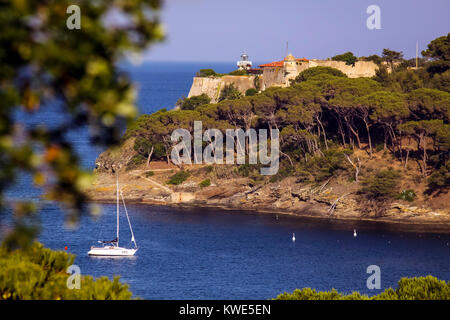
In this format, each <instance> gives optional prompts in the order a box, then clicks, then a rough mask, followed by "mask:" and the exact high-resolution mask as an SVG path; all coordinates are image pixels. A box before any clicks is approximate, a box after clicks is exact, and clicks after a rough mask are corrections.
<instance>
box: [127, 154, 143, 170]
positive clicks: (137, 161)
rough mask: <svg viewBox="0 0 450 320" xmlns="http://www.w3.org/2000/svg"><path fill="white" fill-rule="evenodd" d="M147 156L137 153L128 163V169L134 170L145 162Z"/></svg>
mask: <svg viewBox="0 0 450 320" xmlns="http://www.w3.org/2000/svg"><path fill="white" fill-rule="evenodd" d="M145 160H146V158H145V157H143V156H142V155H141V154H139V153H137V154H135V155H134V156H133V157H132V158H131V159H130V161H128V163H127V170H133V169H136V168H137V167H139V166H140V165H142V164H144V163H145Z"/></svg>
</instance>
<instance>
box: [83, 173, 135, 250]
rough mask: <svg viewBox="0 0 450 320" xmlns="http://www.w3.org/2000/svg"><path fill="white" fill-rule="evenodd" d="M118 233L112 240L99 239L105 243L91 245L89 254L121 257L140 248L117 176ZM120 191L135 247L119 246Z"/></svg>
mask: <svg viewBox="0 0 450 320" xmlns="http://www.w3.org/2000/svg"><path fill="white" fill-rule="evenodd" d="M116 180H117V182H116V184H117V233H116V238H115V239H114V240H112V241H98V242H99V243H101V244H103V246H102V247H94V246H92V247H91V250H89V252H88V255H90V256H109V257H120V256H133V255H134V254H135V253H136V251H137V250H138V247H137V244H136V240H135V238H134V233H133V228H132V227H131V222H130V217H129V216H128V211H127V207H126V206H125V200H124V198H123V194H122V191H120V190H119V178H118V177H117V179H116ZM119 193H120V196H121V198H122V202H123V207H124V209H125V214H126V216H127V220H128V226H129V227H130V231H131V242H133V244H134V248H124V247H120V246H119Z"/></svg>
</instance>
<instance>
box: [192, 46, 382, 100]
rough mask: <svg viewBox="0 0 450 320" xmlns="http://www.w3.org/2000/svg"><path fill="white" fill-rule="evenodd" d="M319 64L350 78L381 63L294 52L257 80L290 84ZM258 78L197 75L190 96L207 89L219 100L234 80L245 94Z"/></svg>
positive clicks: (270, 84) (263, 84) (366, 74)
mask: <svg viewBox="0 0 450 320" xmlns="http://www.w3.org/2000/svg"><path fill="white" fill-rule="evenodd" d="M317 66H322V67H332V68H335V69H338V70H340V71H342V72H343V73H344V74H346V75H347V76H348V77H349V78H359V77H373V76H374V75H375V72H376V70H377V69H378V66H377V64H375V63H374V62H372V61H357V62H356V63H355V65H354V66H351V65H347V64H345V62H344V61H332V60H317V59H312V60H307V61H296V59H295V58H293V57H292V55H288V56H287V57H286V58H285V59H284V60H283V61H282V62H281V61H280V62H277V63H274V66H266V67H264V68H263V73H262V74H261V75H259V79H258V80H257V81H259V82H260V88H261V90H265V89H267V88H270V87H287V86H289V85H290V80H293V79H295V77H297V75H298V74H299V73H300V72H302V71H304V70H306V69H308V68H312V67H317ZM255 78H256V76H255V75H249V76H230V75H226V76H222V77H194V80H193V83H192V86H191V90H190V91H189V95H188V98H190V97H193V96H198V95H201V94H203V93H205V94H207V95H208V96H209V97H210V98H211V102H212V103H216V102H217V101H218V99H219V96H220V92H221V90H222V89H223V87H224V86H225V85H229V84H231V83H233V84H234V86H235V87H236V88H237V89H238V90H239V91H240V92H241V93H242V94H245V91H246V90H248V89H250V88H255Z"/></svg>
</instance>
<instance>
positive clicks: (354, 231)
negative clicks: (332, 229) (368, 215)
mask: <svg viewBox="0 0 450 320" xmlns="http://www.w3.org/2000/svg"><path fill="white" fill-rule="evenodd" d="M353 236H354V237H355V238H356V236H357V234H356V229H353Z"/></svg>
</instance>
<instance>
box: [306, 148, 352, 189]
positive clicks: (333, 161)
mask: <svg viewBox="0 0 450 320" xmlns="http://www.w3.org/2000/svg"><path fill="white" fill-rule="evenodd" d="M346 153H347V154H349V153H351V152H350V151H349V150H337V149H329V150H325V151H324V152H323V156H320V155H317V156H313V157H311V158H310V159H309V160H308V162H305V163H303V164H302V165H301V166H300V169H299V173H300V174H301V175H303V176H304V173H305V172H308V173H309V175H310V176H312V178H313V179H312V180H313V181H317V182H320V181H323V180H326V179H328V178H330V177H331V176H333V175H334V174H335V173H336V172H337V171H338V170H346V169H347V164H346V162H345V154H346Z"/></svg>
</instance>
